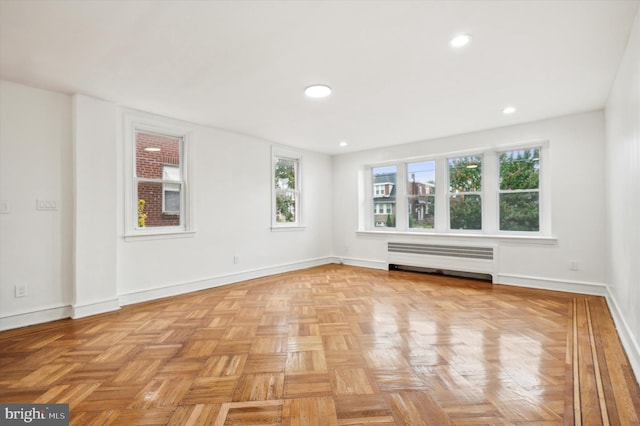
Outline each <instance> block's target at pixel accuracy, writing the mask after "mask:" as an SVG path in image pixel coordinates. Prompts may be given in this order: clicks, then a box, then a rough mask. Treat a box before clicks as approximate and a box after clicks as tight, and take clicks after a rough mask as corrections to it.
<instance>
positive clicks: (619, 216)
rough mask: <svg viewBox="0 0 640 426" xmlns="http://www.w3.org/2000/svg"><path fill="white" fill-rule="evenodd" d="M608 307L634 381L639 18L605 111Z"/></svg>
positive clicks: (637, 359)
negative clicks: (615, 324)
mask: <svg viewBox="0 0 640 426" xmlns="http://www.w3.org/2000/svg"><path fill="white" fill-rule="evenodd" d="M606 126H607V134H606V148H605V153H606V169H607V180H606V194H607V197H606V200H607V202H606V203H605V204H606V205H607V207H608V209H607V235H608V239H607V253H608V274H607V277H608V282H609V285H610V286H611V297H610V299H609V300H610V305H613V309H612V311H613V313H614V316H616V323H617V325H618V330H619V332H620V335H621V338H622V341H623V344H625V347H626V349H627V353H628V354H629V358H630V359H631V362H632V365H633V368H634V371H635V373H636V377H640V13H639V14H637V15H636V19H635V22H634V25H633V30H632V33H631V35H630V37H629V41H628V44H627V48H626V51H625V55H624V57H623V59H622V62H621V63H620V67H619V69H618V74H617V77H616V80H615V83H614V85H613V88H612V90H611V94H610V96H609V100H608V102H607V107H606Z"/></svg>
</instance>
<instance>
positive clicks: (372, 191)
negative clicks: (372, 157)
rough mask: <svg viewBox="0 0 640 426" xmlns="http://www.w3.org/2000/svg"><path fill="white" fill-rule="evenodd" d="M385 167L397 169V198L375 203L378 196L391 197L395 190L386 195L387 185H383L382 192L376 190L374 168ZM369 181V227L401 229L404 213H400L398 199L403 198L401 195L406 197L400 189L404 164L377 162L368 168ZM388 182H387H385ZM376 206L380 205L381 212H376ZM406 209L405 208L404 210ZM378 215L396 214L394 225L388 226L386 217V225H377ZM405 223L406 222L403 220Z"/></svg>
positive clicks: (395, 184) (395, 187) (375, 228)
mask: <svg viewBox="0 0 640 426" xmlns="http://www.w3.org/2000/svg"><path fill="white" fill-rule="evenodd" d="M383 167H395V168H396V170H395V172H396V182H395V183H394V184H393V185H394V188H393V189H395V193H396V195H395V200H394V201H393V202H391V201H390V200H389V201H383V202H380V203H375V202H374V200H375V199H376V198H383V199H387V198H390V197H391V192H392V191H393V189H392V190H391V191H390V192H389V195H386V190H385V186H384V185H383V186H382V188H383V189H382V193H381V194H377V191H376V189H377V188H376V184H375V182H374V177H373V169H376V168H383ZM367 173H368V176H367V182H368V191H367V192H368V194H369V195H368V197H367V204H368V207H369V208H368V211H367V216H368V218H367V223H368V227H369V228H370V229H373V230H383V229H388V230H391V231H393V230H396V229H399V227H400V226H399V224H398V221H399V220H400V221H402V218H401V216H403V215H398V200H400V199H401V197H404V195H401V194H400V193H399V192H398V191H399V188H398V180H399V179H400V176H401V175H402V173H403V172H402V165H401V164H398V163H383V164H376V165H372V166H370V167H369V168H368V169H367ZM385 183H386V182H385ZM394 205H395V214H394V213H393V210H394ZM376 206H380V213H376V212H377V209H376ZM387 208H389V209H390V212H389V213H387ZM403 211H404V210H403ZM376 215H386V216H389V215H395V218H394V223H395V224H394V226H386V221H387V219H386V218H385V225H384V226H378V225H376V223H377V221H376V220H375V216H376ZM403 223H404V222H403Z"/></svg>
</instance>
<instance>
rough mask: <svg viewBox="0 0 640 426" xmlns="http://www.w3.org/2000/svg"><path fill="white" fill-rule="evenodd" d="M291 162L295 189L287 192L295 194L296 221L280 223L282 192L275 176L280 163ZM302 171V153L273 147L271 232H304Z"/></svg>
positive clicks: (270, 179)
mask: <svg viewBox="0 0 640 426" xmlns="http://www.w3.org/2000/svg"><path fill="white" fill-rule="evenodd" d="M280 159H282V160H289V161H293V162H294V164H295V167H294V185H295V187H294V189H293V190H286V191H285V192H293V194H294V201H295V221H293V222H278V214H277V203H276V200H277V197H278V194H279V193H280V192H281V191H282V190H278V189H277V188H276V185H275V174H276V167H277V163H278V161H279V160H280ZM302 170H303V155H302V153H300V152H297V151H292V150H288V149H285V148H280V147H275V146H273V147H272V149H271V171H270V173H271V174H270V177H269V186H270V187H271V230H272V231H276V230H302V229H304V228H305V225H304V222H303V218H304V216H303V210H304V208H303V192H304V189H303V187H302V184H303V182H302Z"/></svg>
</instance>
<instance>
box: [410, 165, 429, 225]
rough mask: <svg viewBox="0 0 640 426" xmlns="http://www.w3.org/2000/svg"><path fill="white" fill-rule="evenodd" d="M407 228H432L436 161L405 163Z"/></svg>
mask: <svg viewBox="0 0 640 426" xmlns="http://www.w3.org/2000/svg"><path fill="white" fill-rule="evenodd" d="M407 177H408V178H409V181H408V182H407V206H408V213H409V228H426V229H433V228H434V226H435V206H436V198H435V194H436V162H435V161H422V162H419V163H408V164H407Z"/></svg>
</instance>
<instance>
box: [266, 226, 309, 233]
mask: <svg viewBox="0 0 640 426" xmlns="http://www.w3.org/2000/svg"><path fill="white" fill-rule="evenodd" d="M305 229H307V227H306V226H305V225H292V226H286V225H280V226H277V225H271V231H272V232H282V231H304V230H305Z"/></svg>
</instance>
